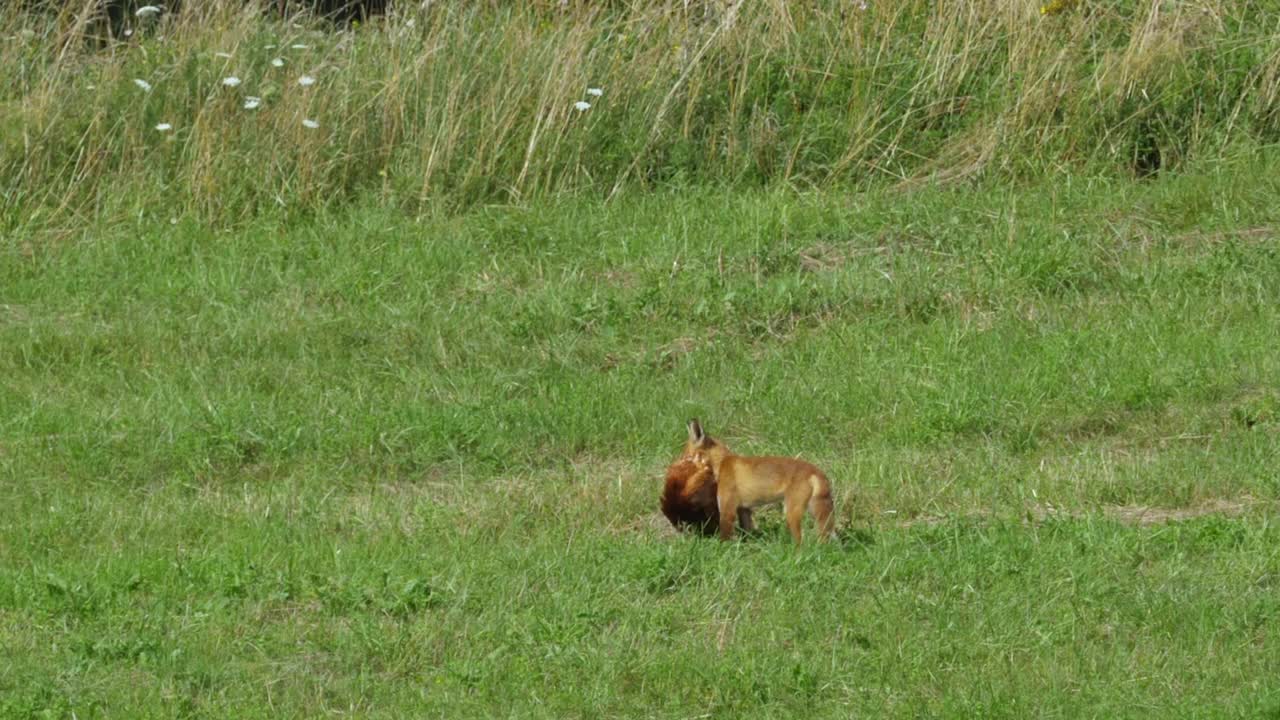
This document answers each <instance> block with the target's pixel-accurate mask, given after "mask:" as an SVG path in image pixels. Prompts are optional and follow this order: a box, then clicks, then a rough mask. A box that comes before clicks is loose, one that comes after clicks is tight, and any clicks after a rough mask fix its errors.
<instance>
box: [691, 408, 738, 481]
mask: <svg viewBox="0 0 1280 720" xmlns="http://www.w3.org/2000/svg"><path fill="white" fill-rule="evenodd" d="M728 454H729V448H728V447H726V446H725V444H724V443H722V442H720V441H719V440H716V439H715V438H713V437H711V436H710V435H708V434H706V433H705V432H703V431H702V425H700V424H699V423H698V420H697V419H696V418H695V419H693V420H690V421H689V439H688V441H686V442H685V444H684V456H685V457H687V458H689V459H691V460H693V461H694V462H703V463H710V464H711V467H712V468H715V469H718V468H719V467H720V461H721V460H724V456H725V455H728Z"/></svg>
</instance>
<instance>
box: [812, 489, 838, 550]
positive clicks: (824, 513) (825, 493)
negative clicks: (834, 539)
mask: <svg viewBox="0 0 1280 720" xmlns="http://www.w3.org/2000/svg"><path fill="white" fill-rule="evenodd" d="M835 507H836V506H835V503H834V502H833V501H832V500H831V484H830V483H828V482H823V483H820V484H819V485H818V487H817V488H815V491H814V493H813V497H811V498H809V512H811V513H813V519H814V520H815V521H817V524H818V540H820V541H826V540H829V539H830V538H831V535H832V533H834V532H835V526H836V514H835Z"/></svg>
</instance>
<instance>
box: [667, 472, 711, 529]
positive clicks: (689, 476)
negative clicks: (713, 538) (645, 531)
mask: <svg viewBox="0 0 1280 720" xmlns="http://www.w3.org/2000/svg"><path fill="white" fill-rule="evenodd" d="M661 507H662V514H663V515H666V516H667V519H668V520H670V521H671V524H672V525H674V526H675V528H676V529H677V530H687V529H692V530H695V531H697V532H700V533H702V534H703V535H715V534H716V533H717V532H718V531H719V528H720V511H719V509H718V506H717V504H716V480H715V476H714V475H713V474H712V472H711V466H710V465H706V464H701V463H696V462H694V461H692V460H690V459H688V458H681V459H679V460H677V461H675V462H673V463H671V465H670V466H669V467H668V468H667V479H666V483H665V484H664V486H663V488H662V502H661Z"/></svg>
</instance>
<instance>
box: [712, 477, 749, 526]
mask: <svg viewBox="0 0 1280 720" xmlns="http://www.w3.org/2000/svg"><path fill="white" fill-rule="evenodd" d="M716 504H717V505H719V506H720V539H721V540H729V539H731V538H732V537H733V520H734V518H736V517H737V516H738V498H737V497H736V496H735V495H734V494H733V492H732V491H728V490H726V489H725V486H724V483H721V484H720V487H719V488H718V492H717V493H716ZM743 509H744V510H745V509H746V508H743ZM748 512H750V511H749V510H748Z"/></svg>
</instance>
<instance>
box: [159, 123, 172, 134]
mask: <svg viewBox="0 0 1280 720" xmlns="http://www.w3.org/2000/svg"><path fill="white" fill-rule="evenodd" d="M156 129H157V130H159V131H160V132H169V131H170V130H172V129H173V126H172V125H170V124H169V123H160V124H159V125H156Z"/></svg>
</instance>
